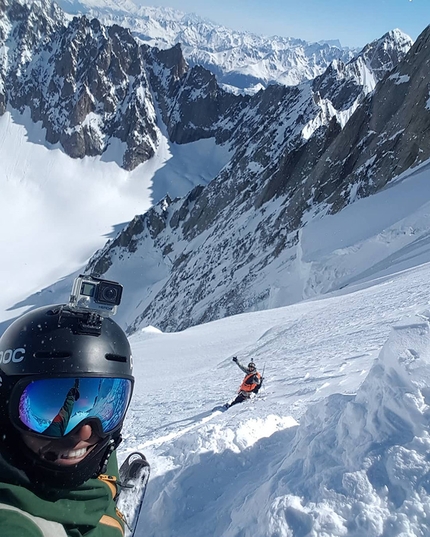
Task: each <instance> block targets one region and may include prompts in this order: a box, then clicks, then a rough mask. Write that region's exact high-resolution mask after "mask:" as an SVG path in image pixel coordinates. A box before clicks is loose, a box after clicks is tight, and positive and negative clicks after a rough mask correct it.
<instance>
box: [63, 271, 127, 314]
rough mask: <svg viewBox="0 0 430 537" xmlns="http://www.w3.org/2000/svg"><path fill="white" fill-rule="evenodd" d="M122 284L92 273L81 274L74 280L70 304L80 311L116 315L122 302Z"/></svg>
mask: <svg viewBox="0 0 430 537" xmlns="http://www.w3.org/2000/svg"><path fill="white" fill-rule="evenodd" d="M122 289H123V288H122V285H121V284H119V283H118V282H111V281H109V280H102V279H101V278H99V277H97V276H95V275H93V274H91V275H89V276H86V275H85V274H80V275H79V276H78V277H77V278H76V279H75V281H74V282H73V287H72V293H71V295H70V301H69V306H70V308H72V309H75V310H79V311H84V312H85V311H89V312H91V311H92V312H96V313H98V314H99V315H101V316H103V317H109V316H110V315H115V313H116V310H117V306H118V305H119V304H120V302H121V296H122Z"/></svg>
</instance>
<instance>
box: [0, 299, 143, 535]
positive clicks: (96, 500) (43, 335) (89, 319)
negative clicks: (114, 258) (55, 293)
mask: <svg viewBox="0 0 430 537" xmlns="http://www.w3.org/2000/svg"><path fill="white" fill-rule="evenodd" d="M133 386H134V377H133V374H132V357H131V349H130V345H129V342H128V340H127V337H126V335H125V333H124V332H123V330H122V329H121V328H120V327H119V325H118V324H116V323H115V322H114V321H113V320H112V319H110V318H109V317H101V316H98V315H94V314H93V313H82V312H79V311H74V310H73V309H72V308H70V307H69V306H66V305H58V306H47V307H43V308H39V309H36V310H33V311H31V312H29V313H26V314H25V315H23V316H22V317H20V318H19V319H17V320H16V321H15V322H13V323H12V324H11V325H10V326H9V327H8V328H7V329H6V331H5V332H4V334H3V335H2V337H1V338H0V431H1V434H0V528H1V531H0V533H1V535H2V537H3V536H4V537H16V536H24V535H25V536H26V537H27V536H28V537H33V536H34V537H36V536H37V537H41V536H43V537H66V536H73V537H75V536H76V537H79V536H83V535H85V536H86V537H120V536H121V535H123V534H124V522H123V520H122V517H121V515H120V513H119V512H117V510H116V506H115V497H116V495H117V492H118V491H117V480H118V463H117V459H116V451H115V450H116V448H117V446H118V445H119V443H120V441H121V429H122V425H123V422H124V418H125V416H126V412H127V409H128V406H129V403H130V400H131V396H132V392H133Z"/></svg>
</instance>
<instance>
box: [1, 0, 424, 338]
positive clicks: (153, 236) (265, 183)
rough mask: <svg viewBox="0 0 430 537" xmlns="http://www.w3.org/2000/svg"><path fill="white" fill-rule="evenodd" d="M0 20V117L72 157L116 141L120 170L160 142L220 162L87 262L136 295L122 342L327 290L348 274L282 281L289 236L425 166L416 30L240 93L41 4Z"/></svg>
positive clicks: (175, 51)
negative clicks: (199, 148)
mask: <svg viewBox="0 0 430 537" xmlns="http://www.w3.org/2000/svg"><path fill="white" fill-rule="evenodd" d="M100 3H101V2H93V5H94V9H95V7H97V6H96V5H95V4H100ZM74 4H75V3H74ZM103 5H104V6H106V2H103ZM121 6H125V7H128V6H129V3H128V2H127V3H126V2H123V3H122V4H121ZM112 9H113V8H112ZM0 15H1V18H0V21H1V22H0V114H1V113H4V111H5V110H6V108H7V107H8V106H9V107H12V108H16V109H24V108H28V109H29V110H30V111H31V114H32V118H33V120H34V121H41V122H42V125H43V126H44V127H45V128H46V133H47V140H48V141H49V142H51V143H57V142H58V143H60V144H61V146H62V147H63V149H64V151H65V152H66V153H67V154H69V155H70V156H71V157H75V158H76V157H83V156H85V155H100V154H103V155H104V154H106V152H107V149H108V147H109V144H111V143H112V142H113V141H118V140H119V141H121V142H122V147H123V158H122V162H121V163H120V164H121V165H122V166H123V167H124V168H126V169H130V170H131V169H134V168H136V167H137V166H139V164H141V163H142V162H145V161H147V160H148V159H151V158H152V156H153V155H154V154H155V152H156V151H157V147H158V143H159V138H160V132H161V129H162V130H163V132H166V133H167V135H168V137H169V140H170V142H172V143H177V144H186V143H189V142H193V141H198V140H201V139H204V138H212V139H214V140H215V142H216V143H217V144H218V145H223V146H225V147H226V149H228V150H229V152H230V155H231V158H230V161H229V162H228V164H227V165H226V166H225V167H224V169H223V170H221V172H220V173H219V175H218V176H217V177H214V178H213V179H212V181H211V182H210V183H209V184H208V185H207V186H205V187H204V186H197V187H196V188H194V189H193V190H192V191H191V192H190V193H189V194H188V195H187V196H186V197H185V198H182V199H171V198H170V197H169V196H166V198H165V199H164V200H162V201H161V202H160V203H159V204H157V205H156V206H154V207H153V208H152V209H151V210H149V211H148V212H147V213H145V214H144V215H138V216H136V217H135V219H134V220H133V221H132V222H131V223H130V224H129V225H128V226H126V228H125V229H124V230H123V231H122V232H121V233H120V234H119V235H118V236H117V237H116V238H115V239H113V240H111V241H109V242H108V243H107V244H106V246H105V248H104V249H102V250H101V251H99V252H97V253H96V254H95V255H94V256H93V258H92V259H91V260H90V262H89V265H88V267H87V270H94V271H95V272H97V273H99V274H101V275H105V276H106V277H109V278H111V279H115V272H120V273H121V274H124V273H127V271H129V274H130V280H132V281H134V282H138V283H137V284H136V285H137V286H136V288H135V289H134V290H133V298H132V302H133V303H132V304H131V306H132V311H134V312H135V319H134V321H133V322H131V323H129V326H128V330H129V331H130V332H133V331H135V330H137V329H139V328H140V327H142V326H146V325H147V324H151V325H154V326H157V327H159V328H161V329H163V330H178V329H184V328H186V327H188V326H191V325H194V324H199V323H202V322H206V321H210V320H213V319H217V318H221V317H224V316H227V315H232V314H236V313H241V312H244V311H251V310H256V309H264V308H267V307H274V306H280V305H285V304H288V303H291V302H294V301H298V300H302V299H303V298H308V297H310V296H315V295H317V294H319V293H323V292H326V291H328V290H331V289H336V288H339V287H341V286H342V285H343V284H344V283H345V281H347V280H348V277H350V274H345V273H342V272H336V271H333V275H332V277H331V279H330V278H329V279H328V280H327V279H326V280H325V282H326V283H325V284H324V285H325V287H322V286H321V285H320V283H319V279H318V275H319V271H321V270H324V268H323V267H321V266H316V267H311V266H308V267H307V268H306V274H307V276H306V278H303V277H300V278H298V277H297V275H298V273H299V272H300V267H301V264H302V260H301V242H300V241H301V230H302V229H303V227H304V226H306V225H307V223H309V222H310V221H313V220H314V219H317V218H321V217H323V216H324V215H327V214H330V213H334V212H338V211H340V210H342V208H344V207H345V206H346V205H348V204H350V203H353V202H354V201H355V200H357V199H359V198H360V197H364V196H368V195H371V194H373V193H376V192H378V191H379V190H380V189H381V188H383V187H384V186H385V185H386V184H387V183H388V182H389V181H390V180H391V179H393V178H394V177H397V176H399V175H400V174H401V173H403V172H405V171H406V170H408V169H410V168H412V167H415V166H417V165H418V164H420V163H422V162H424V161H425V160H426V159H428V158H430V140H429V137H430V105H429V92H428V88H429V85H430V74H429V73H430V71H429V69H428V64H429V61H430V45H429V43H430V27H429V28H427V29H426V30H425V31H424V32H423V33H422V34H421V36H420V37H419V38H418V40H417V41H416V43H415V44H413V43H412V40H411V39H410V38H409V37H408V36H406V35H405V34H403V33H402V32H400V31H398V30H393V31H391V32H389V33H387V34H386V35H384V36H382V37H381V38H380V39H379V40H376V41H374V42H373V43H370V44H369V45H367V46H366V47H364V48H363V50H361V51H360V52H359V53H358V54H356V55H355V56H354V57H353V58H352V59H351V60H349V61H348V62H347V63H345V62H344V61H342V60H341V59H335V60H333V61H332V62H331V63H330V64H329V65H328V67H327V68H326V69H325V70H324V72H322V74H319V75H318V76H316V77H315V78H313V79H312V80H305V81H303V82H301V83H300V84H298V85H295V86H287V85H281V84H271V85H269V86H268V87H267V88H266V89H265V90H260V91H258V92H257V93H255V94H252V95H246V94H235V93H232V92H229V91H225V89H223V88H222V87H221V86H220V84H219V83H218V80H217V77H216V76H215V75H214V73H213V72H211V71H209V70H207V69H206V68H204V67H203V66H201V65H194V66H190V65H188V63H187V61H186V59H185V57H184V55H183V52H182V48H181V46H180V45H175V46H173V47H172V48H166V49H160V48H157V47H151V46H149V45H148V44H141V42H140V41H138V40H137V39H136V38H135V37H133V35H132V33H131V32H130V31H129V30H128V29H126V28H123V27H121V26H119V25H112V26H104V25H103V24H102V23H100V21H98V20H97V19H93V20H91V19H88V18H86V17H83V16H82V17H75V18H73V19H71V20H70V22H69V23H66V22H65V16H64V14H63V13H62V12H61V11H60V10H59V9H58V8H57V7H55V6H54V5H52V4H50V3H49V2H47V1H45V0H40V1H39V2H34V3H33V2H24V1H23V0H20V1H18V0H1V1H0ZM166 24H167V23H166ZM305 78H306V77H305ZM136 271H137V272H136ZM298 271H299V272H298ZM137 274H138V275H139V277H137ZM148 275H150V278H149V277H148ZM327 281H329V282H330V283H329V284H328V285H327Z"/></svg>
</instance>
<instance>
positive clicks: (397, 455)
mask: <svg viewBox="0 0 430 537" xmlns="http://www.w3.org/2000/svg"><path fill="white" fill-rule="evenodd" d="M429 319H430V313H428V312H427V313H425V314H423V315H422V316H420V317H417V318H415V319H414V320H413V321H412V322H408V323H404V324H402V325H398V326H396V327H395V328H394V329H393V332H392V334H391V336H390V338H389V339H388V341H387V343H386V344H385V346H384V347H383V349H382V350H381V353H380V355H379V357H378V359H377V360H376V361H375V363H374V365H373V367H372V368H371V370H370V372H369V374H368V376H367V378H366V380H365V381H364V383H363V384H362V386H361V387H360V389H359V391H358V392H357V394H356V396H346V395H332V396H330V397H328V398H327V399H326V400H325V402H324V404H318V405H314V406H312V407H310V409H309V410H308V412H307V413H306V414H305V416H304V417H303V420H302V422H301V424H300V426H299V427H298V428H297V432H296V435H295V438H294V441H293V443H292V446H291V449H290V450H289V453H288V455H287V456H286V457H285V459H284V461H283V462H282V464H281V465H280V468H279V470H278V472H277V474H276V476H274V477H272V479H271V481H272V487H273V488H274V489H275V491H274V493H273V494H272V498H271V505H270V507H269V511H268V513H267V515H266V516H267V517H268V518H267V519H266V522H267V527H269V528H270V531H271V532H272V533H271V535H272V534H273V535H285V536H290V535H291V536H293V535H294V536H298V535H302V536H305V535H312V536H321V537H322V536H323V535H324V536H325V535H330V536H332V537H335V536H346V535H348V537H353V536H357V537H359V536H360V537H362V536H364V535H365V536H366V537H377V536H382V535H390V537H393V536H397V535H399V536H400V535H402V536H403V535H404V536H406V535H424V534H425V531H424V533H423V528H424V527H426V526H427V522H426V520H427V519H428V516H429V514H430V495H429V494H430V460H429V456H428V453H429V452H430V438H429V423H430V407H429V404H430V382H429V381H430V325H429ZM257 534H258V531H257V532H256V533H254V535H257ZM246 535H248V533H247V534H246ZM249 535H251V533H249Z"/></svg>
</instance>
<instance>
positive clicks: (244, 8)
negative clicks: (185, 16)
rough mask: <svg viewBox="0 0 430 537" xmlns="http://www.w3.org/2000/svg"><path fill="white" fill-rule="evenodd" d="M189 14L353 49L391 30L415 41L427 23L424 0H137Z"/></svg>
mask: <svg viewBox="0 0 430 537" xmlns="http://www.w3.org/2000/svg"><path fill="white" fill-rule="evenodd" d="M137 2H138V3H141V4H144V5H152V6H167V7H172V8H175V9H179V10H180V11H184V12H186V13H189V12H194V13H197V14H198V15H200V16H202V17H205V18H209V19H211V20H212V21H214V22H216V23H219V24H223V25H225V26H228V27H229V28H233V29H236V30H247V31H251V32H255V33H258V34H263V35H275V34H276V35H281V36H284V37H298V38H301V39H305V40H306V41H320V40H323V39H339V40H340V42H341V43H342V45H343V46H350V47H359V46H363V45H365V44H367V43H369V42H370V41H373V40H374V39H377V38H379V37H381V36H382V35H383V34H384V33H386V32H388V31H389V30H393V29H394V28H400V30H402V31H403V32H405V33H407V34H408V35H410V36H411V37H412V39H414V40H415V39H416V38H417V37H418V35H419V34H420V33H421V32H422V30H424V28H425V27H426V26H427V25H428V24H430V0H297V1H293V0H217V1H216V2H213V0H210V1H209V0H204V1H202V0H145V1H142V0H137Z"/></svg>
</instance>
